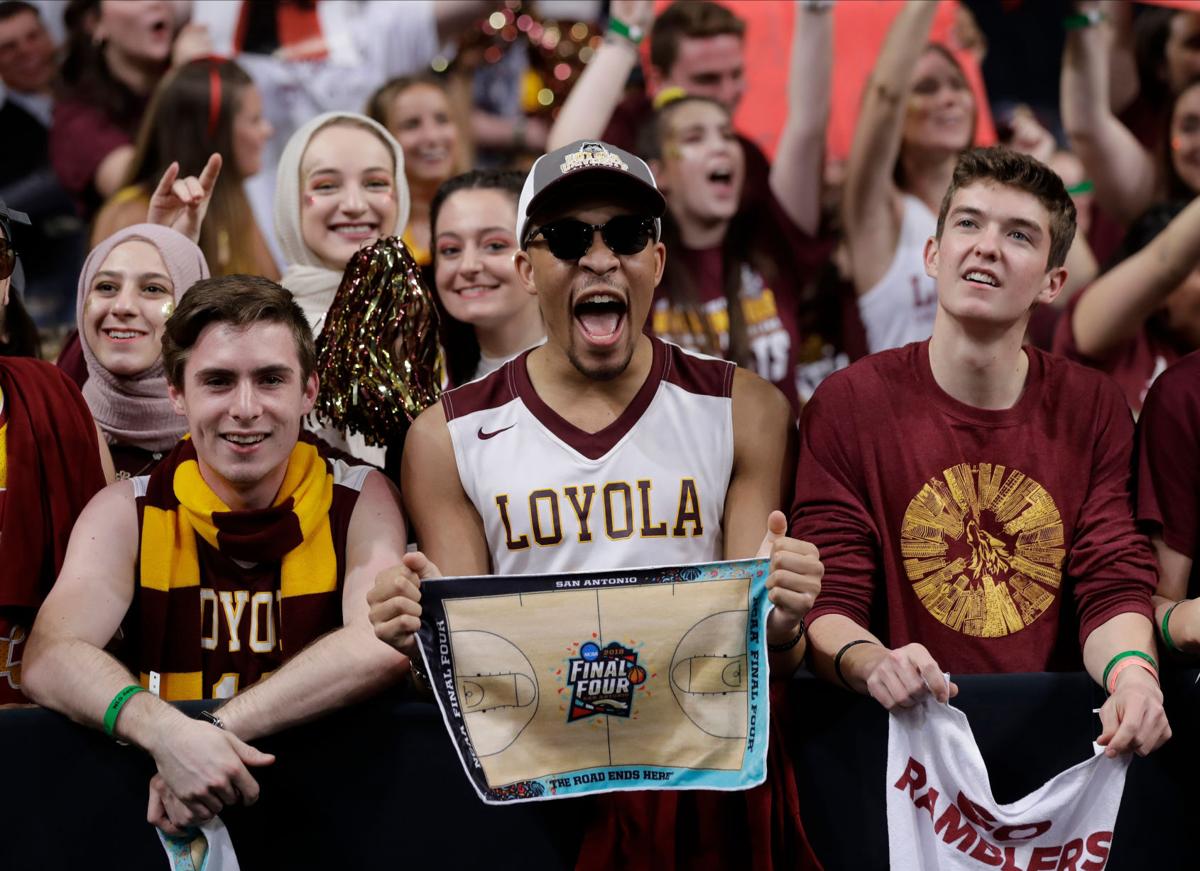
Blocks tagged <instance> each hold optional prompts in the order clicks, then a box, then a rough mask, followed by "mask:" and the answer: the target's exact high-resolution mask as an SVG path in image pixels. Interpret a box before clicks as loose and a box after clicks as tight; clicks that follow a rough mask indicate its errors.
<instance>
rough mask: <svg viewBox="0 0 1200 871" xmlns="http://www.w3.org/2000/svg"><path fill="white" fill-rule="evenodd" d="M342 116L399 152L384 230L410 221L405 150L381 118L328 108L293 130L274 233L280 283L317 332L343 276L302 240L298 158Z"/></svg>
mask: <svg viewBox="0 0 1200 871" xmlns="http://www.w3.org/2000/svg"><path fill="white" fill-rule="evenodd" d="M343 120H349V121H353V122H354V123H355V124H357V125H361V126H364V127H369V128H371V129H372V130H374V131H375V132H376V133H378V134H379V138H380V139H382V140H383V141H384V142H386V143H387V144H388V146H390V147H391V149H392V156H393V157H394V158H395V177H394V178H393V184H394V185H395V189H396V226H395V227H394V228H392V230H391V232H389V233H383V235H385V236H393V235H394V236H399V235H400V234H401V233H403V232H404V228H405V227H406V226H408V212H409V206H410V199H409V194H408V182H407V181H405V178H404V152H403V151H402V150H401V149H400V143H398V142H397V141H396V140H395V139H394V138H393V137H392V134H390V133H388V131H387V130H386V129H385V128H384V127H383V126H382V125H381V124H379V123H377V122H375V121H372V120H371V119H370V118H368V117H366V116H365V115H358V114H355V113H354V112H326V113H325V114H324V115H318V116H317V117H316V118H313V119H312V120H311V121H309V122H308V123H307V124H305V125H304V126H303V127H301V128H300V129H299V130H297V131H296V132H295V133H293V134H292V138H291V139H289V140H288V143H287V146H286V147H285V148H284V149H283V156H282V157H281V158H280V160H279V172H278V174H277V176H276V179H275V233H276V235H277V236H278V237H279V244H280V247H281V248H282V249H283V256H284V258H285V259H286V260H287V264H288V265H287V270H286V271H285V272H284V273H283V278H282V279H281V280H280V283H281V284H282V285H283V286H284V287H286V288H287V289H288V290H290V291H291V292H292V295H293V296H294V297H295V298H296V302H297V303H299V305H300V307H301V308H302V309H304V314H305V315H306V316H307V317H308V322H309V323H310V324H312V328H313V333H314V334H320V332H321V328H322V327H323V326H324V324H325V314H326V313H327V312H328V311H329V306H330V305H332V304H333V297H334V295H335V294H336V293H337V289H338V285H339V284H341V281H342V270H340V269H339V270H333V269H330V268H329V267H328V266H326V265H325V264H324V263H323V262H322V261H321V258H320V257H318V256H317V255H316V253H315V252H314V251H313V250H312V249H311V248H309V247H308V245H307V244H305V242H304V235H303V233H302V232H301V229H300V161H301V159H302V158H303V157H304V152H305V150H307V148H308V143H309V142H310V141H311V140H312V138H313V136H315V135H316V134H317V131H319V130H321V129H322V128H324V127H328V126H329V125H330V124H333V123H335V122H337V121H343Z"/></svg>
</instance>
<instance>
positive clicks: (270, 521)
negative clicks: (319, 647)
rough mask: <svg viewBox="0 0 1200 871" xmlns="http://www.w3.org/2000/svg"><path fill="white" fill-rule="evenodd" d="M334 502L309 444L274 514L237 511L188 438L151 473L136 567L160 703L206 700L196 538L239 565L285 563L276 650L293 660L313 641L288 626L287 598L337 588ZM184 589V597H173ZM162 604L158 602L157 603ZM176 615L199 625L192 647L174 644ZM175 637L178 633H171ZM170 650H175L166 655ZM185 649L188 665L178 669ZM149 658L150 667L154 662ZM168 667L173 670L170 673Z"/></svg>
mask: <svg viewBox="0 0 1200 871" xmlns="http://www.w3.org/2000/svg"><path fill="white" fill-rule="evenodd" d="M332 503H333V473H332V472H331V471H330V468H329V464H328V463H327V462H326V461H325V460H324V459H322V458H321V457H320V455H319V454H318V453H317V449H316V448H315V447H313V446H312V445H311V444H306V443H304V442H300V443H298V444H297V445H296V447H295V448H293V449H292V454H291V457H290V458H289V459H288V466H287V472H286V473H285V474H284V478H283V484H282V485H281V486H280V488H279V494H278V495H277V496H276V497H275V502H274V504H272V505H271V507H270V508H264V509H260V510H252V511H232V510H230V509H229V507H228V506H226V505H225V504H224V503H223V502H222V501H221V500H220V499H219V498H218V497H217V495H216V493H214V492H213V491H212V489H211V488H210V487H209V486H208V485H207V484H206V483H205V482H204V480H203V478H202V477H201V476H200V466H199V463H198V462H197V459H196V448H195V445H194V444H193V443H192V441H191V439H190V438H185V439H184V440H183V441H181V442H180V443H179V444H178V445H177V446H176V447H175V449H174V450H173V451H171V453H170V454H168V455H167V456H166V457H164V458H163V460H162V462H161V463H160V464H159V465H158V466H157V467H156V468H155V470H154V472H153V473H152V474H151V475H150V480H149V482H148V484H147V489H146V497H145V501H144V506H143V511H142V540H141V552H140V558H139V563H138V569H139V572H138V574H139V580H138V583H139V586H140V592H141V594H142V607H141V615H142V616H141V631H142V644H141V650H142V657H141V658H142V662H140V663H139V666H140V671H141V680H142V683H143V685H146V684H148V681H149V672H150V671H157V672H158V673H159V675H160V678H161V689H160V693H159V695H160V696H161V697H162V698H164V699H167V700H170V701H177V700H185V699H199V698H203V697H204V687H203V651H202V649H201V646H200V635H201V626H200V619H199V614H200V588H201V586H202V585H203V583H204V579H203V578H202V577H201V576H200V575H201V571H200V561H199V558H198V556H197V546H198V543H197V537H199V538H202V539H203V540H204V541H205V542H206V543H208V544H209V545H210V546H212V547H214V548H216V549H217V550H218V551H220V552H221V553H222V554H224V555H225V556H228V557H230V558H231V559H235V560H240V561H242V562H251V563H265V562H273V561H277V560H278V561H280V562H281V569H280V595H281V600H282V602H281V607H280V626H279V645H280V648H281V650H282V651H283V652H284V653H285V654H286V655H288V656H291V655H293V654H295V653H296V652H298V651H299V649H300V648H301V647H302V646H303V645H304V644H305V643H307V641H308V640H310V637H309V629H308V627H307V626H302V625H295V623H294V622H292V625H289V621H286V620H284V619H283V616H284V615H285V614H286V613H287V610H288V609H287V607H286V605H287V600H288V599H289V598H292V597H296V596H306V595H311V594H314V593H331V592H334V591H336V589H337V586H338V567H337V556H336V554H335V552H334V546H333V532H332V528H331V526H330V522H329V508H330V506H331V505H332ZM184 589H187V590H188V591H189V594H188V595H186V596H180V595H179V594H178V593H176V594H175V595H174V596H172V595H171V593H172V591H179V590H184ZM155 600H157V602H156V601H155ZM172 609H179V610H180V611H182V612H184V613H185V614H189V615H190V614H191V613H192V612H194V613H195V615H196V619H195V620H194V621H191V620H190V619H188V620H186V621H185V625H186V624H190V625H191V626H192V628H191V629H188V632H189V633H190V632H194V633H195V638H194V643H193V640H192V639H182V643H181V639H179V638H178V637H175V636H173V637H172V638H170V639H168V638H167V629H168V626H172V625H173V624H174V623H176V622H177V621H173V620H172V619H171V616H172V615H171V611H172ZM172 631H173V632H177V631H178V626H174V627H173V630H172ZM168 642H169V643H170V645H171V649H172V651H173V652H174V654H173V655H169V654H168V653H167V650H166V645H167V644H168ZM179 651H183V656H184V658H185V662H183V663H180V662H179V661H178V657H179V655H180V654H179ZM147 660H150V661H147ZM168 661H169V662H171V665H172V666H173V668H172V669H167V668H164V667H163V666H164V664H165V663H166V662H168Z"/></svg>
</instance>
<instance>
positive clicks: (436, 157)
mask: <svg viewBox="0 0 1200 871" xmlns="http://www.w3.org/2000/svg"><path fill="white" fill-rule="evenodd" d="M416 156H417V158H418V159H419V160H424V161H427V162H429V163H434V162H437V161H442V160H445V159H446V158H448V157H449V156H450V149H449V148H446V147H444V146H441V145H434V146H430V147H428V148H418V149H417V152H416Z"/></svg>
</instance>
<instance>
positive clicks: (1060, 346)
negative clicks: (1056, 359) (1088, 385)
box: [1053, 287, 1180, 417]
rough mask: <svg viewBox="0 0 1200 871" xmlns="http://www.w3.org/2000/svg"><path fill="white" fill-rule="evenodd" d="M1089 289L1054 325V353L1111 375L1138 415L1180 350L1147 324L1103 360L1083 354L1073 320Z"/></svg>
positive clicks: (1076, 299)
mask: <svg viewBox="0 0 1200 871" xmlns="http://www.w3.org/2000/svg"><path fill="white" fill-rule="evenodd" d="M1088 289H1089V288H1086V287H1085V288H1084V289H1083V290H1082V291H1081V292H1080V293H1079V294H1078V295H1077V296H1076V297H1075V298H1074V299H1073V300H1071V302H1070V305H1069V306H1068V308H1067V310H1066V311H1065V312H1064V313H1063V314H1062V316H1061V317H1060V318H1059V319H1058V323H1057V324H1056V325H1055V328H1054V344H1053V350H1054V353H1055V354H1061V355H1062V356H1064V357H1066V358H1067V359H1069V360H1074V361H1075V362H1077V363H1082V364H1083V365H1085V366H1090V367H1091V368H1093V369H1099V370H1100V371H1101V372H1105V373H1107V374H1108V375H1111V376H1112V378H1113V380H1114V381H1116V382H1117V384H1119V385H1120V387H1121V392H1122V393H1124V394H1125V402H1126V403H1127V404H1128V405H1129V407H1130V409H1131V410H1132V411H1133V414H1134V416H1135V417H1136V416H1137V415H1138V414H1139V413H1140V412H1141V410H1142V401H1143V400H1144V399H1145V398H1146V391H1147V390H1149V389H1150V385H1151V384H1153V383H1154V379H1155V378H1157V377H1158V376H1159V375H1161V374H1162V373H1163V372H1164V371H1165V370H1166V368H1167V367H1168V366H1170V365H1171V364H1172V363H1174V362H1175V361H1176V360H1178V359H1179V357H1180V354H1179V351H1178V350H1177V349H1176V348H1175V347H1174V346H1172V345H1171V344H1170V343H1169V342H1165V341H1163V340H1161V339H1159V338H1158V337H1157V336H1156V335H1155V333H1154V331H1153V330H1152V329H1150V327H1149V326H1143V327H1142V329H1141V330H1139V331H1138V334H1137V335H1136V336H1134V338H1132V339H1130V340H1129V341H1128V342H1126V343H1125V344H1123V345H1121V346H1120V347H1119V348H1117V349H1116V350H1115V351H1113V352H1112V353H1111V354H1109V355H1108V356H1106V357H1105V358H1104V359H1102V360H1101V359H1097V358H1095V357H1088V356H1086V355H1085V354H1081V353H1080V352H1079V348H1078V346H1077V345H1076V344H1075V330H1074V327H1073V326H1072V321H1073V319H1074V317H1075V307H1076V306H1077V305H1078V304H1079V300H1080V299H1081V298H1082V297H1083V294H1085V293H1087V292H1088Z"/></svg>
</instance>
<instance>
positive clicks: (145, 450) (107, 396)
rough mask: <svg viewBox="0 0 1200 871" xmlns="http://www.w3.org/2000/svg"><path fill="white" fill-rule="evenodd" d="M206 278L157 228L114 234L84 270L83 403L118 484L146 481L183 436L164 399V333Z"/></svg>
mask: <svg viewBox="0 0 1200 871" xmlns="http://www.w3.org/2000/svg"><path fill="white" fill-rule="evenodd" d="M208 276H209V273H208V264H207V263H206V262H205V260H204V255H203V254H202V253H201V252H200V249H199V248H198V247H197V246H196V244H195V243H194V242H192V241H190V240H189V239H187V238H186V237H184V236H182V235H180V234H179V233H177V232H176V231H174V230H171V229H168V228H167V227H161V226H159V225H157V224H135V225H134V226H132V227H128V228H126V229H124V230H120V231H118V232H116V233H114V234H113V235H112V236H109V237H108V238H107V239H105V240H104V241H103V242H101V243H100V244H99V245H97V246H96V247H95V248H94V249H92V253H91V254H89V255H88V258H87V260H86V261H85V262H84V265H83V272H82V273H81V274H80V276H79V297H78V300H77V303H76V315H77V322H78V326H79V337H80V350H81V351H82V353H83V360H84V363H85V365H86V367H87V381H86V382H85V383H84V384H83V396H84V399H86V400H87V404H88V407H89V408H90V409H91V411H92V416H93V417H94V418H95V419H96V423H97V424H98V425H99V426H100V430H101V432H102V433H103V435H104V438H105V440H106V441H107V442H108V444H109V448H110V450H111V451H112V455H113V464H114V465H115V467H116V470H117V477H119V478H129V477H134V476H136V475H145V474H148V473H149V471H150V470H151V469H152V468H153V467H154V465H155V464H156V463H157V462H158V461H159V460H160V459H161V458H162V457H163V456H164V455H165V454H166V452H167V451H169V450H170V449H171V447H172V446H173V445H174V444H175V442H177V441H178V440H179V438H180V437H181V436H182V435H183V434H184V432H185V431H186V429H187V424H186V422H185V420H184V419H183V418H182V417H180V416H179V415H177V414H176V413H175V411H174V409H173V408H172V406H171V402H170V400H169V399H168V398H167V380H166V375H165V373H164V370H163V364H162V344H161V340H162V333H163V325H164V324H165V323H166V321H167V318H168V317H170V315H171V312H172V311H174V309H175V305H176V304H177V303H178V302H179V300H180V299H181V298H182V296H183V294H184V293H186V292H187V290H188V288H190V287H191V286H192V285H193V284H195V283H196V282H197V281H199V280H200V279H202V278H208Z"/></svg>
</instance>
